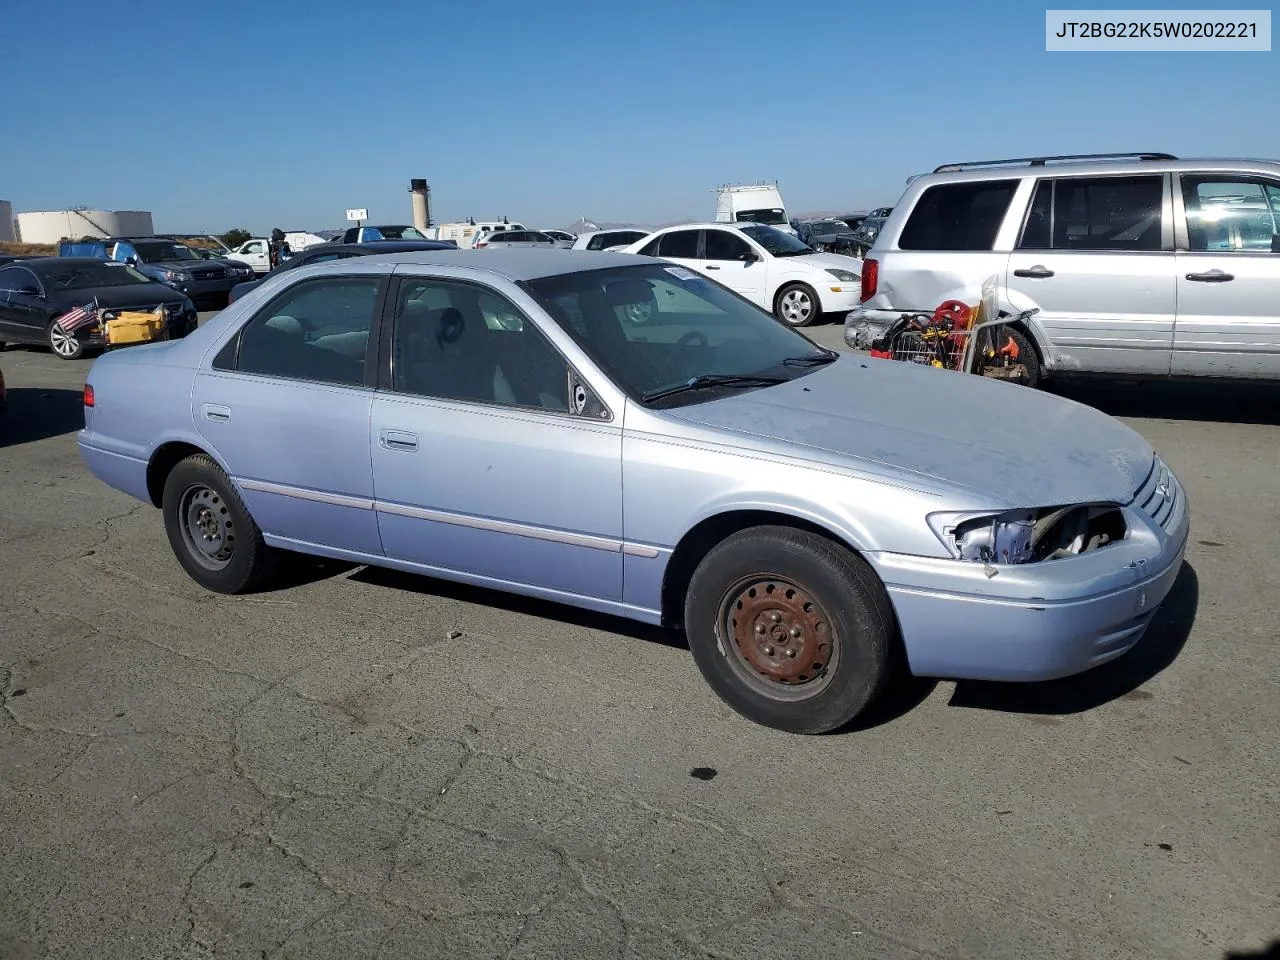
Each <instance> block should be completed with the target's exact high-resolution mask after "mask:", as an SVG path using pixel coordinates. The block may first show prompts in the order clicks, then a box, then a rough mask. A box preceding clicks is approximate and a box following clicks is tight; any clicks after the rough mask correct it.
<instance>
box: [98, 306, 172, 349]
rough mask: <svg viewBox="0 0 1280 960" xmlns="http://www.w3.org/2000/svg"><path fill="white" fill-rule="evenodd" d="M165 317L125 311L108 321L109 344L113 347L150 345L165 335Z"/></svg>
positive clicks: (156, 314) (157, 314)
mask: <svg viewBox="0 0 1280 960" xmlns="http://www.w3.org/2000/svg"><path fill="white" fill-rule="evenodd" d="M164 327H165V323H164V315H163V314H160V313H144V312H142V311H138V310H124V311H122V312H120V313H118V314H116V315H115V316H114V317H112V318H111V319H110V320H108V321H107V343H108V344H109V345H110V346H113V347H120V346H125V345H127V344H133V343H149V342H151V341H152V340H158V339H160V337H161V336H162V335H163V333H164Z"/></svg>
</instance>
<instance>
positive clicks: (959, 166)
mask: <svg viewBox="0 0 1280 960" xmlns="http://www.w3.org/2000/svg"><path fill="white" fill-rule="evenodd" d="M1177 159H1178V158H1177V157H1175V156H1174V155H1173V154H1171V153H1066V154H1062V155H1061V156H1056V157H1015V158H1014V159H1012V160H972V161H969V162H967V163H944V164H943V165H942V166H940V167H938V168H937V169H935V170H934V171H933V172H934V173H952V172H954V171H956V170H969V169H972V168H974V167H1002V166H1006V165H1012V164H1017V163H1024V164H1026V165H1027V166H1029V167H1043V166H1044V165H1045V164H1048V163H1063V162H1070V161H1074V160H1177Z"/></svg>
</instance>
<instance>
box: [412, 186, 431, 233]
mask: <svg viewBox="0 0 1280 960" xmlns="http://www.w3.org/2000/svg"><path fill="white" fill-rule="evenodd" d="M409 192H410V193H411V194H413V225H414V227H415V228H416V229H417V230H418V231H420V232H422V233H426V232H427V227H429V226H431V201H430V199H429V198H430V196H431V188H430V187H428V186H427V181H425V180H410V181H409Z"/></svg>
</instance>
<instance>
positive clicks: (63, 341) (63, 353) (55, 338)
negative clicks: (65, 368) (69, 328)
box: [44, 323, 84, 360]
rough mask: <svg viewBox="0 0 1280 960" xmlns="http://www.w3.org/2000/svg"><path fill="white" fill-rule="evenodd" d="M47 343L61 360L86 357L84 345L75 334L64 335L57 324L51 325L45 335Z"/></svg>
mask: <svg viewBox="0 0 1280 960" xmlns="http://www.w3.org/2000/svg"><path fill="white" fill-rule="evenodd" d="M44 339H45V343H46V344H47V345H48V347H49V349H50V350H52V351H53V355H54V356H55V357H57V358H59V359H60V360H79V359H80V358H81V357H83V356H84V343H83V342H81V340H80V338H79V337H77V336H75V335H74V334H67V333H63V332H62V331H60V330H59V329H58V325H57V324H56V323H51V324H49V327H48V329H47V330H45V334H44Z"/></svg>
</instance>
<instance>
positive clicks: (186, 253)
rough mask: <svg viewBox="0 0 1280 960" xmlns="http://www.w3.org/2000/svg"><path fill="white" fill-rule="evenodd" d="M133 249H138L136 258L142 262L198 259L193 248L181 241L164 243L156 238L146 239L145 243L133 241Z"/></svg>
mask: <svg viewBox="0 0 1280 960" xmlns="http://www.w3.org/2000/svg"><path fill="white" fill-rule="evenodd" d="M133 249H135V250H136V251H138V259H139V260H141V261H142V262H143V263H163V262H165V261H168V260H199V259H200V257H199V256H198V255H197V254H196V252H195V251H194V250H192V249H191V248H190V247H188V246H184V245H183V244H181V243H165V242H161V241H156V240H148V241H146V242H145V243H134V244H133Z"/></svg>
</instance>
